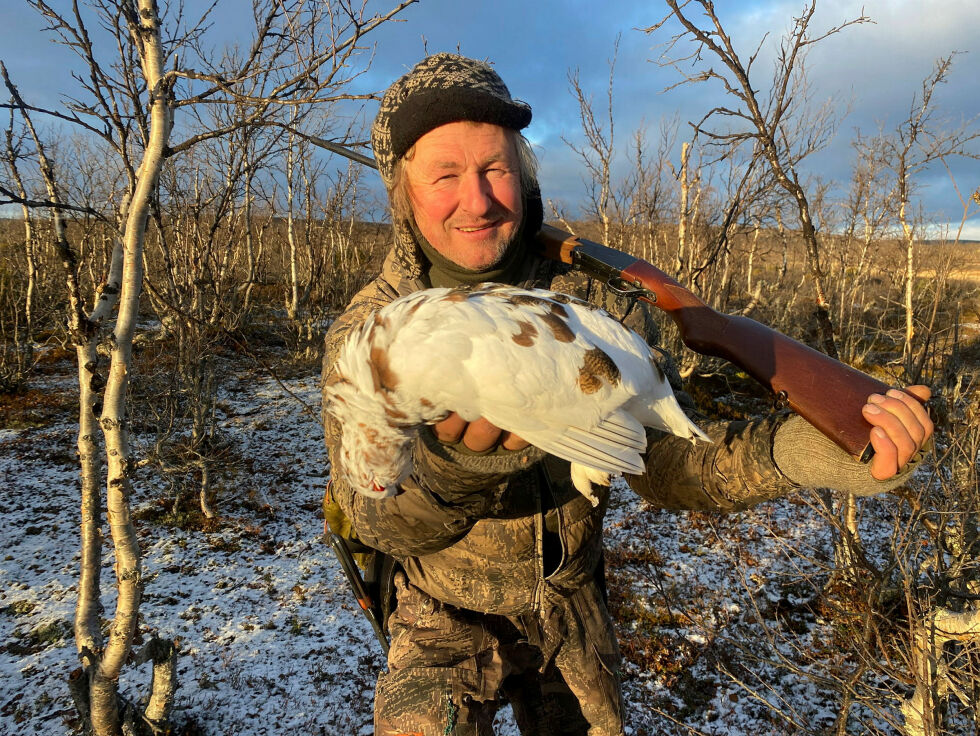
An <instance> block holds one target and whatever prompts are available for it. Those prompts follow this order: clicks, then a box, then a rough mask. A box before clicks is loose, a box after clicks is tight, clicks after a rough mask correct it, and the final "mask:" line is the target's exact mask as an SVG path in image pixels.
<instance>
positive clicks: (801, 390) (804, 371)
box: [305, 136, 925, 463]
mask: <svg viewBox="0 0 980 736" xmlns="http://www.w3.org/2000/svg"><path fill="white" fill-rule="evenodd" d="M305 137H307V138H308V139H309V140H311V142H313V143H314V144H316V145H318V146H321V147H323V148H326V149H328V150H330V151H333V152H334V153H339V154H341V155H342V156H346V157H347V158H350V159H352V160H354V161H357V162H359V163H362V164H364V165H366V166H370V167H371V168H374V169H377V168H378V166H377V163H375V161H374V160H373V159H371V158H370V157H368V156H364V155H363V154H358V153H355V152H353V151H351V150H349V149H348V148H347V147H346V146H341V145H338V144H335V143H330V142H329V141H323V140H321V139H319V138H315V139H314V138H312V137H309V136H305ZM537 239H538V243H539V244H540V245H541V248H542V254H543V255H544V256H546V257H548V258H551V259H552V260H556V261H561V262H562V263H567V264H568V265H570V266H572V267H573V268H575V269H578V270H581V271H583V272H585V273H587V274H589V275H591V276H593V277H595V278H599V279H603V280H604V281H605V282H606V283H607V284H608V285H609V287H610V288H612V289H613V291H615V292H617V293H619V294H622V295H624V296H628V297H632V298H636V299H642V300H643V301H645V302H648V303H650V304H652V305H654V306H655V307H657V308H659V309H662V310H664V311H665V312H666V313H667V314H668V316H670V318H671V319H672V320H673V321H674V323H675V324H676V325H677V328H678V330H680V334H681V339H682V340H683V341H684V344H685V345H687V346H688V347H689V348H690V349H691V350H693V351H694V352H696V353H701V354H702V355H713V356H715V357H717V358H723V359H724V360H727V361H728V362H730V363H732V364H733V365H736V366H738V367H739V368H741V369H742V370H744V371H745V372H746V373H748V374H749V375H750V376H752V378H754V379H755V380H756V381H758V382H759V383H760V384H762V385H763V386H766V387H767V388H769V389H770V390H771V391H772V392H773V393H774V394H776V396H777V397H778V399H779V400H780V401H781V402H784V403H785V404H786V405H787V406H789V407H790V408H791V409H792V410H793V411H795V412H796V413H797V414H799V415H800V416H802V417H803V418H804V419H806V420H807V421H808V422H810V424H812V425H813V426H814V427H816V428H817V429H818V430H819V431H820V432H822V433H823V434H824V435H826V436H827V437H829V438H830V439H831V440H833V441H834V442H835V443H837V445H839V446H840V447H841V448H842V449H844V450H845V451H846V452H847V453H849V454H850V455H851V456H852V457H854V458H855V459H856V460H859V461H860V462H863V463H866V462H868V461H869V460H871V458H872V457H873V456H874V448H873V447H872V446H871V443H870V442H869V441H868V434H869V432H870V431H871V425H870V424H868V422H867V421H865V419H864V416H863V415H862V414H861V407H863V406H864V405H865V404H866V403H867V401H868V397H869V396H870V395H871V394H883V393H885V392H886V391H887V390H888V389H889V388H891V386H889V385H888V384H886V383H882V382H881V381H879V380H877V379H875V378H872V377H871V376H869V375H867V374H866V373H862V372H861V371H859V370H856V369H854V368H851V367H850V366H848V365H845V364H844V363H841V362H840V361H839V360H834V359H833V358H831V357H830V356H829V355H824V354H823V353H821V352H819V351H817V350H814V349H813V348H811V347H808V346H806V345H804V344H803V343H800V342H797V341H796V340H793V339H792V338H789V337H786V335H783V334H782V333H779V332H776V330H774V329H772V328H771V327H766V326H765V325H764V324H762V323H760V322H756V321H755V320H754V319H749V318H748V317H741V316H734V315H728V314H722V313H721V312H717V311H715V310H714V309H712V308H711V307H709V306H708V305H707V304H705V303H704V302H703V301H702V300H701V299H699V298H698V297H697V296H695V295H694V294H693V293H692V292H691V291H690V290H689V289H686V288H684V287H683V286H681V285H680V284H679V283H677V281H675V280H674V279H672V278H671V277H670V276H668V275H667V274H666V273H664V272H663V271H661V270H660V269H659V268H657V267H656V266H654V265H652V264H650V263H647V262H646V261H644V260H643V259H642V258H636V257H634V256H631V255H629V254H627V253H623V252H622V251H619V250H616V249H615V248H609V247H607V246H605V245H600V244H599V243H596V242H593V241H591V240H586V239H584V238H579V237H576V236H574V235H570V234H569V233H566V232H564V231H562V230H559V229H558V228H556V227H552V226H551V225H542V227H541V230H540V231H539V232H538V234H537ZM909 396H912V397H913V398H914V399H916V401H919V402H922V399H920V398H919V397H918V396H915V395H914V394H909ZM922 403H925V402H922Z"/></svg>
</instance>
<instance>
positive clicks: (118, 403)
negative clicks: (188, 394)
mask: <svg viewBox="0 0 980 736" xmlns="http://www.w3.org/2000/svg"><path fill="white" fill-rule="evenodd" d="M413 1H414V0H406V1H405V2H402V3H401V4H400V5H397V6H395V7H394V8H392V9H391V10H390V11H388V12H387V13H384V14H381V15H368V13H367V11H366V6H365V4H361V5H360V6H358V5H357V4H356V3H353V2H351V1H350V0H336V2H332V3H315V4H308V3H305V2H302V1H301V0H293V1H291V2H284V1H283V0H269V1H268V2H256V3H254V4H253V6H252V9H253V14H254V21H255V27H254V35H253V38H252V40H251V43H250V45H249V47H248V51H247V52H246V54H245V55H244V56H243V57H242V58H241V59H240V60H237V61H230V60H229V59H228V57H222V58H220V59H219V60H218V61H216V62H215V61H212V58H213V56H214V55H213V54H212V52H211V49H209V48H207V47H206V33H205V31H206V28H207V26H208V24H209V23H210V22H211V20H212V19H211V17H210V16H211V13H213V12H214V8H215V6H216V3H215V4H213V5H211V6H210V8H209V9H208V10H207V11H206V12H205V13H204V15H203V16H202V17H200V18H197V19H194V20H193V21H192V22H190V23H188V22H187V21H186V19H185V18H184V17H183V16H182V12H183V6H182V5H181V6H179V7H177V8H176V10H175V12H176V15H174V16H173V17H170V18H166V19H165V18H164V17H163V16H162V15H161V12H160V8H159V7H158V5H157V3H156V1H155V0H91V2H90V3H89V4H88V5H81V4H79V3H77V2H76V3H73V4H72V6H71V9H70V10H64V9H61V8H60V7H57V6H55V5H54V4H51V3H49V2H47V1H46V0H27V2H28V3H29V5H31V6H32V7H33V8H35V9H36V10H37V11H38V12H39V13H40V14H41V15H42V16H43V17H44V18H45V20H46V22H47V23H48V30H50V31H52V32H53V33H55V34H56V36H57V37H58V38H59V40H60V41H61V42H62V43H64V44H65V45H67V46H68V47H70V48H71V50H72V51H73V52H74V53H75V54H77V56H78V57H79V58H80V61H81V66H80V71H78V72H77V73H75V74H74V79H75V80H76V82H77V84H78V86H79V90H77V91H76V93H75V94H74V95H73V96H71V97H68V98H67V99H66V101H65V108H64V109H63V110H50V111H48V110H39V109H38V108H36V107H34V106H32V105H30V104H28V103H27V102H26V101H25V100H24V98H23V97H21V95H20V94H19V92H18V90H17V88H16V86H15V85H14V84H13V82H12V81H11V80H10V79H9V78H8V77H7V75H6V71H5V70H4V81H5V83H6V85H7V88H8V90H9V91H10V93H11V95H12V97H13V101H12V103H11V104H10V105H9V106H8V107H12V108H13V109H15V110H17V111H18V112H19V113H20V114H21V115H22V116H23V117H24V120H25V123H26V124H28V126H29V128H30V130H31V135H32V138H33V141H34V145H35V149H36V151H37V154H38V158H39V165H40V168H41V172H42V175H43V178H44V181H45V184H46V187H47V201H46V202H45V203H44V204H45V206H48V207H50V208H51V209H52V212H53V213H54V214H53V217H54V221H55V237H56V241H57V244H58V246H59V251H60V252H61V253H62V259H63V261H64V263H65V266H66V273H67V282H68V292H69V303H70V318H69V319H70V327H71V333H72V339H73V342H74V343H75V346H76V352H77V357H78V366H79V384H80V413H79V432H78V447H79V457H80V463H81V493H82V503H81V507H82V517H81V524H80V529H81V538H82V562H81V573H80V579H79V599H78V606H77V609H76V617H75V638H76V647H77V649H78V652H79V658H80V660H81V667H80V668H79V670H77V671H76V672H75V673H73V676H72V692H73V695H74V696H75V698H76V704H77V706H78V708H79V711H80V714H81V716H82V717H83V719H84V720H85V722H86V724H87V726H88V727H89V728H90V729H91V731H92V732H93V733H94V734H96V736H117V735H118V734H120V733H123V732H126V733H162V732H166V731H167V730H168V729H169V726H168V721H169V715H170V709H171V706H172V703H173V695H174V690H175V688H176V677H175V675H176V661H175V657H174V654H175V649H174V646H173V644H172V643H170V642H166V641H162V640H160V639H156V638H152V639H151V640H150V641H149V642H148V644H147V645H146V647H144V649H143V650H142V652H140V653H139V654H138V655H137V656H136V658H135V661H136V663H137V664H138V663H140V662H143V661H147V660H152V661H153V662H154V668H153V679H152V682H151V685H150V693H149V698H148V700H147V704H146V706H145V707H144V708H142V709H141V710H138V709H137V708H136V707H135V706H134V705H132V704H129V703H124V702H123V701H122V699H121V698H120V695H119V679H120V676H121V675H122V673H123V667H124V665H125V664H126V663H127V661H129V658H130V655H131V654H132V646H133V641H134V636H135V633H136V627H137V622H138V620H139V610H140V602H141V598H142V590H143V583H142V578H143V572H142V560H141V556H140V548H139V544H138V541H137V536H136V530H135V527H134V524H133V522H132V519H131V513H130V512H131V509H130V496H131V493H132V491H133V482H134V471H135V468H136V464H137V463H136V458H135V457H134V456H133V451H132V447H131V442H130V433H129V416H128V414H127V404H126V398H127V389H128V386H129V380H130V377H131V374H132V370H133V362H132V346H133V337H134V332H135V329H136V321H137V316H138V311H139V302H140V296H141V293H142V286H143V278H144V274H143V249H144V240H145V233H146V225H147V220H148V218H149V216H150V213H151V205H152V202H153V200H154V197H155V196H156V191H157V182H158V179H159V176H160V173H161V171H162V169H163V167H164V165H165V162H166V160H167V159H168V158H169V157H171V156H173V155H175V154H178V153H181V152H183V151H187V150H189V149H191V148H192V147H194V146H196V145H198V144H199V143H201V142H203V141H206V140H211V139H215V138H218V137H221V136H224V135H228V134H230V133H231V132H233V131H234V130H237V129H240V128H241V127H243V126H249V125H259V124H262V123H263V122H264V120H265V119H266V116H267V115H269V114H270V113H271V111H273V110H275V109H276V108H277V107H278V106H280V105H282V104H306V105H312V104H318V105H327V104H330V103H333V102H337V101H339V100H341V99H345V98H351V97H362V98H363V97H365V96H367V95H351V94H350V93H349V92H347V91H346V88H347V85H348V84H349V82H350V81H351V79H352V78H354V77H356V76H357V75H358V74H360V73H361V71H363V68H364V67H363V64H362V62H361V61H360V58H361V57H360V56H359V53H360V50H361V47H360V45H359V44H360V42H361V40H362V39H363V37H364V36H365V34H367V33H370V32H371V31H372V30H374V29H375V28H377V27H378V26H380V25H382V24H383V23H385V22H387V21H388V20H390V19H391V18H392V17H394V15H396V14H397V13H398V12H400V11H401V10H402V9H404V8H405V7H407V6H408V5H410V4H411V3H412V2H413ZM93 21H94V23H95V24H96V25H97V26H98V27H99V29H100V31H99V34H98V37H99V38H100V39H102V38H105V34H108V36H109V39H110V41H109V43H108V44H107V45H106V50H103V48H101V47H100V46H99V45H98V44H97V43H96V42H95V41H94V38H95V37H96V36H95V35H93V34H91V33H90V32H89V28H90V26H92V24H93ZM165 22H167V23H168V25H167V27H166V30H164V23H165ZM303 39H305V40H306V41H307V42H308V43H306V44H304V43H302V40H303ZM109 48H113V49H114V52H115V54H116V58H115V59H111V58H110V56H111V52H109V51H108V49H109ZM191 63H193V64H194V65H195V66H196V68H195V66H191ZM266 70H271V73H263V71H266ZM359 70H360V71H359ZM257 78H261V79H262V80H263V84H262V86H260V87H258V88H256V86H255V85H254V80H255V79H257ZM82 98H84V99H82ZM243 100H244V101H247V102H249V103H251V105H252V107H251V111H250V112H249V113H248V114H247V115H246V116H244V117H242V118H239V119H235V120H232V121H229V122H228V123H227V124H226V125H224V126H221V127H217V128H214V129H210V130H199V131H197V132H191V133H189V134H188V135H187V136H186V137H184V138H183V139H179V140H174V135H173V131H174V118H175V114H176V113H177V112H178V111H180V110H182V109H188V108H193V107H195V106H201V105H231V104H233V103H235V102H239V101H243ZM32 114H47V115H48V116H49V117H53V118H55V119H57V120H60V121H63V122H66V123H70V124H72V125H74V126H77V127H78V128H80V129H82V130H84V131H87V133H88V134H90V135H93V136H97V137H99V138H101V139H103V141H104V142H105V143H106V144H107V145H108V147H109V149H110V150H111V151H113V153H114V155H115V156H116V157H117V158H118V161H117V163H118V165H119V167H120V169H121V170H122V171H123V172H125V176H126V181H127V185H126V187H125V189H124V192H123V193H122V195H121V197H120V199H119V200H118V201H117V202H116V203H114V206H113V207H112V208H111V209H113V210H114V214H115V223H116V229H117V232H118V238H117V242H116V247H115V249H114V251H113V257H112V262H111V266H110V268H109V272H108V273H107V274H106V279H105V284H104V286H103V287H102V288H101V290H100V291H99V293H97V294H96V295H95V299H94V301H93V306H92V308H91V309H90V310H86V307H85V297H84V295H83V294H82V293H81V290H80V289H79V284H78V273H77V268H76V265H77V259H76V257H75V252H74V249H73V248H72V246H71V244H70V242H69V239H68V233H67V228H66V226H65V219H64V213H65V212H66V211H68V210H70V208H71V206H72V205H71V203H68V202H65V201H64V200H63V196H62V193H61V189H60V188H59V185H58V174H57V169H56V167H55V165H54V164H53V162H52V161H51V159H50V158H49V157H48V156H47V155H46V152H45V147H44V144H43V141H41V139H40V137H39V136H38V134H37V130H36V128H34V126H33V125H32V124H31V123H30V122H29V121H30V118H31V116H32ZM178 130H181V129H178ZM113 310H115V314H114V317H115V319H114V322H113V320H112V317H113ZM110 322H112V324H111V333H110V331H109V328H110ZM102 340H104V341H105V342H106V343H107V345H108V348H109V356H110V357H109V364H108V366H104V365H101V364H100V362H101V361H100V358H99V355H98V352H97V350H96V347H97V345H98V344H99V342H100V341H102ZM103 386H104V389H103ZM100 389H101V395H100ZM103 472H104V473H105V476H106V482H105V486H104V488H102V487H101V484H102V476H103ZM103 491H104V498H103ZM103 504H104V505H103ZM103 511H104V512H105V519H106V521H107V522H108V526H109V530H110V532H111V538H112V544H113V548H114V553H115V577H116V601H115V611H114V614H113V617H112V620H111V622H110V625H109V629H108V636H107V637H106V636H103V633H102V630H101V625H100V613H101V610H102V590H101V585H100V569H101V563H102V514H103Z"/></svg>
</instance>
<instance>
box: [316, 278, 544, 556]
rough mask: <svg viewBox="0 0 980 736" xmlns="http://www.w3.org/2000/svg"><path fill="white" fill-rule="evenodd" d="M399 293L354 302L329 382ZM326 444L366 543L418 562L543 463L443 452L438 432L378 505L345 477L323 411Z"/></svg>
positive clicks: (328, 348)
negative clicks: (350, 342)
mask: <svg viewBox="0 0 980 736" xmlns="http://www.w3.org/2000/svg"><path fill="white" fill-rule="evenodd" d="M397 296H398V294H397V292H396V290H395V289H394V288H393V287H392V286H391V285H390V284H387V283H386V282H385V281H384V280H382V279H378V280H376V281H374V282H372V283H371V284H369V285H368V286H367V287H365V289H364V290H362V291H361V292H360V293H359V294H358V295H357V296H355V297H354V299H353V300H352V301H351V304H350V306H349V307H348V308H347V310H346V311H345V312H344V313H343V314H342V315H341V316H340V317H338V318H337V320H335V321H334V323H333V324H332V325H331V326H330V329H329V330H328V331H327V335H326V339H325V350H324V358H323V375H322V381H323V384H324V385H325V384H326V383H327V382H329V381H330V380H331V378H332V375H333V367H334V363H335V362H336V360H337V357H338V355H339V352H340V349H341V347H342V346H343V344H344V340H345V339H346V337H347V335H348V333H349V332H350V330H351V329H353V328H354V327H356V326H357V325H359V324H361V323H362V322H363V321H364V320H366V319H368V318H369V317H370V316H371V314H373V312H374V311H375V310H377V309H380V308H381V307H383V306H385V305H386V304H388V303H389V302H391V301H392V300H393V299H395V298H397ZM322 419H323V427H324V439H325V442H326V445H327V453H328V455H329V457H330V460H331V471H332V472H331V476H332V486H331V488H330V494H331V496H332V498H333V500H334V501H336V503H337V504H338V505H339V506H340V509H341V510H342V511H343V512H344V514H345V515H346V516H347V517H348V518H349V519H350V522H351V525H352V527H353V529H354V530H355V531H356V533H357V537H358V539H360V540H361V541H362V542H364V543H365V544H367V545H369V546H371V547H374V548H375V549H379V550H381V551H383V552H388V553H390V554H393V555H396V556H414V555H420V554H426V553H428V552H434V551H436V550H439V549H442V548H444V547H447V546H449V545H450V544H452V543H453V542H455V541H456V540H458V539H459V538H460V537H461V536H463V535H464V534H465V533H466V532H467V531H468V530H469V528H470V527H471V526H472V525H473V523H474V522H475V521H476V520H477V519H479V518H480V517H481V516H485V515H486V513H487V511H488V510H489V509H490V508H491V507H492V505H493V504H494V503H495V502H496V499H497V498H498V497H499V495H500V494H501V493H503V491H504V489H505V488H506V486H507V478H508V477H509V476H510V475H511V474H512V473H514V472H516V471H519V470H522V469H525V468H526V467H528V466H529V465H530V464H531V463H532V462H533V461H534V460H536V459H538V458H539V457H540V456H541V452H540V451H539V450H537V449H536V448H528V449H527V450H523V451H520V452H500V453H493V454H489V455H481V454H475V453H472V452H469V451H468V450H466V449H465V448H464V447H462V446H461V445H460V446H454V445H443V444H442V443H440V442H439V441H438V440H436V438H435V435H434V434H433V433H432V431H431V429H429V428H423V429H422V430H421V431H420V432H419V438H418V440H417V441H416V445H415V448H414V450H413V465H414V471H413V474H412V475H411V476H410V477H409V478H408V479H407V480H406V481H405V482H404V483H402V486H401V491H400V492H399V493H398V495H396V496H392V497H390V498H385V499H380V500H378V499H373V498H370V497H368V496H365V495H363V494H360V493H357V492H356V491H355V490H354V489H353V488H352V487H350V485H348V484H347V483H346V482H345V480H344V477H343V473H342V472H340V468H339V458H340V452H339V448H340V438H341V427H340V426H339V425H338V424H337V422H336V421H334V419H333V418H332V417H331V416H330V415H329V414H327V412H326V411H323V412H322Z"/></svg>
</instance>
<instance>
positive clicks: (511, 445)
mask: <svg viewBox="0 0 980 736" xmlns="http://www.w3.org/2000/svg"><path fill="white" fill-rule="evenodd" d="M500 438H501V440H500V446H501V447H503V448H504V449H505V450H523V449H524V448H525V447H527V446H528V445H530V444H531V443H530V442H527V441H526V440H524V439H522V438H520V437H518V436H517V435H516V434H514V433H513V432H504V433H503V434H501V435H500Z"/></svg>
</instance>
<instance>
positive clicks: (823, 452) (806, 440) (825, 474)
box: [772, 415, 926, 496]
mask: <svg viewBox="0 0 980 736" xmlns="http://www.w3.org/2000/svg"><path fill="white" fill-rule="evenodd" d="M925 455H926V452H925V450H922V451H920V452H918V453H917V454H916V455H915V456H914V457H913V458H912V459H911V460H910V461H909V462H908V464H906V466H905V467H904V468H902V471H901V472H900V473H899V474H898V475H896V476H894V477H893V478H889V479H888V480H877V479H876V478H874V477H872V475H871V464H870V463H860V462H858V461H857V460H855V459H854V458H852V457H851V456H850V455H849V454H847V452H845V451H844V450H842V449H841V448H840V447H838V446H837V445H836V444H835V443H834V442H832V441H831V440H829V439H828V438H827V437H825V436H824V435H823V434H822V433H821V432H820V431H819V430H817V429H816V428H815V427H814V426H813V425H812V424H810V423H809V422H807V421H806V420H805V419H803V417H800V416H797V415H794V416H791V417H790V418H789V419H787V420H786V422H785V423H784V424H783V425H782V426H781V427H780V428H779V429H778V430H777V431H776V434H775V436H774V437H773V443H772V457H773V460H774V461H775V462H776V466H777V467H778V468H779V471H780V472H781V473H782V474H783V475H785V476H786V477H787V478H789V480H791V481H792V482H793V483H795V484H797V485H798V486H803V487H806V488H829V489H831V490H834V491H843V492H845V493H853V494H854V495H855V496H874V495H876V494H878V493H883V492H885V491H891V490H893V489H895V488H898V486H900V485H902V484H903V483H905V482H906V481H907V480H908V479H909V477H910V476H911V475H912V473H913V472H915V469H916V467H917V466H918V464H919V462H921V461H922V459H923V458H924V457H925Z"/></svg>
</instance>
